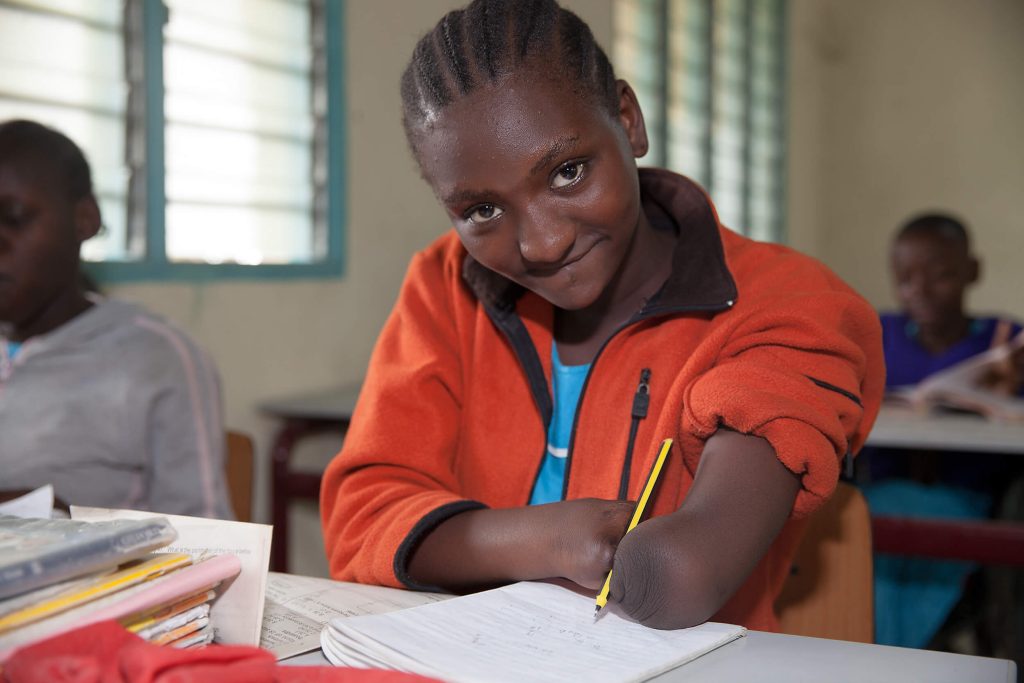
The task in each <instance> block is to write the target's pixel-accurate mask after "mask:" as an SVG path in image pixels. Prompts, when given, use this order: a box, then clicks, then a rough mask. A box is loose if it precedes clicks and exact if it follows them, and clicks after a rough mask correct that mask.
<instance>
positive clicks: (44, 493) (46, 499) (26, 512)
mask: <svg viewBox="0 0 1024 683" xmlns="http://www.w3.org/2000/svg"><path fill="white" fill-rule="evenodd" d="M0 515H11V516H12V517H26V518H39V519H49V518H50V517H51V516H52V515H53V485H52V484H47V485H46V486H40V487H39V488H37V489H36V490H34V491H29V492H28V493H26V494H25V495H23V496H18V497H17V498H12V499H11V500H7V501H4V502H3V503H0Z"/></svg>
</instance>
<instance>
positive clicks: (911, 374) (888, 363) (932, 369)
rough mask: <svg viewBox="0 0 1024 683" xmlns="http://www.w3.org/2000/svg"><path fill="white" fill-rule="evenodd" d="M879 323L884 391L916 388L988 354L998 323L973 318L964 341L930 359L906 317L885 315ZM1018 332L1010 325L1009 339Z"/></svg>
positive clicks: (1018, 326)
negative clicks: (928, 380) (903, 387)
mask: <svg viewBox="0 0 1024 683" xmlns="http://www.w3.org/2000/svg"><path fill="white" fill-rule="evenodd" d="M881 319H882V343H883V344H884V346H885V367H886V378H885V386H886V388H887V389H892V388H894V387H900V386H908V385H912V384H917V383H918V382H920V381H921V380H923V379H924V378H925V377H927V376H929V375H932V374H934V373H936V372H938V371H939V370H944V369H945V368H948V367H950V366H952V365H956V364H957V363H959V362H960V361H964V360H967V359H968V358H970V357H972V356H976V355H978V354H979V353H983V352H985V351H988V350H989V348H991V346H992V337H993V336H994V335H995V332H996V328H997V327H998V325H999V320H1000V319H999V318H974V319H973V320H971V326H970V329H969V330H968V333H967V336H966V337H964V338H963V339H961V340H960V341H958V342H957V343H956V344H954V345H953V346H951V347H950V348H948V349H946V350H945V351H943V352H942V353H940V354H938V355H932V354H931V353H930V352H929V351H928V350H927V349H925V348H924V347H923V346H921V344H919V343H918V341H917V326H916V325H915V324H914V322H913V321H911V320H910V318H908V317H907V316H906V315H902V314H886V315H883V316H881ZM1020 329H1021V328H1020V325H1017V324H1013V325H1012V326H1011V334H1010V338H1013V336H1014V335H1016V334H1017V333H1018V332H1020Z"/></svg>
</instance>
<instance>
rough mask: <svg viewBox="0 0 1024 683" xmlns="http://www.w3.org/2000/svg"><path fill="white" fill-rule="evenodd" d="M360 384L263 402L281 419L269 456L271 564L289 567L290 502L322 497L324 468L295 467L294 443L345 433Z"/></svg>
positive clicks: (277, 568) (281, 569) (267, 410)
mask: <svg viewBox="0 0 1024 683" xmlns="http://www.w3.org/2000/svg"><path fill="white" fill-rule="evenodd" d="M360 386H361V385H360V384H353V385H348V386H343V387H338V388H336V389H330V390H327V391H321V392H317V393H312V394H303V395H298V396H291V397H287V398H281V399H274V400H270V401H267V402H265V403H262V404H261V405H260V410H262V411H263V412H265V413H267V414H269V415H271V416H273V417H275V418H277V419H279V420H281V426H280V427H279V428H278V430H277V433H276V434H275V435H274V445H273V451H272V453H271V459H270V500H271V517H272V523H273V525H274V542H273V545H272V547H271V551H270V568H271V570H273V571H275V572H287V571H288V538H289V533H288V505H289V503H291V501H292V500H294V499H297V498H298V499H302V498H304V499H312V500H319V498H320V478H321V475H322V474H323V473H322V472H308V471H300V470H294V469H292V466H291V460H292V455H293V454H294V450H295V446H296V445H297V444H298V443H299V442H300V441H301V440H302V439H305V438H306V437H309V436H313V435H314V434H322V433H325V432H336V433H339V434H341V435H344V434H345V432H346V431H348V425H349V421H350V420H351V419H352V411H353V410H354V409H355V405H356V399H357V398H358V397H359V389H360Z"/></svg>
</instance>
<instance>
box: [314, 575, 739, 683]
mask: <svg viewBox="0 0 1024 683" xmlns="http://www.w3.org/2000/svg"><path fill="white" fill-rule="evenodd" d="M743 633H745V629H744V628H743V627H741V626H733V625H729V624H717V623H710V622H709V623H706V624H702V625H701V626H696V627H694V628H689V629H679V630H675V631H659V630H656V629H651V628H647V627H646V626H642V625H640V624H638V623H636V622H634V621H631V620H629V619H627V618H625V617H623V616H620V615H619V614H617V613H615V612H614V611H610V610H606V611H605V613H602V615H601V617H600V618H599V619H597V620H595V619H594V599H593V597H588V596H585V595H579V594H577V593H574V592H572V591H570V590H567V589H565V588H562V587H560V586H556V585H553V584H547V583H534V582H523V583H517V584H513V585H511V586H505V587H502V588H498V589H495V590H491V591H485V592H482V593H476V594H474V595H468V596H465V597H460V598H455V599H452V600H447V601H445V602H440V603H435V604H430V605H424V606H421V607H414V608H411V609H406V610H402V611H399V612H392V613H390V614H385V615H374V616H363V617H349V618H339V619H333V620H331V622H330V624H329V625H328V627H327V629H325V631H324V633H323V635H322V639H321V640H322V642H323V650H324V654H325V656H326V657H327V658H328V659H329V660H330V661H331V662H333V663H335V664H339V665H360V666H376V667H382V668H393V669H398V670H402V671H410V672H414V673H420V674H424V675H430V676H436V677H439V678H442V679H444V680H448V681H456V682H462V681H466V682H468V681H495V682H498V683H500V682H502V681H508V682H509V683H513V682H514V683H519V682H520V681H524V680H528V681H570V680H586V681H608V682H616V683H619V682H625V681H643V680H647V679H649V678H652V677H654V676H657V675H658V674H660V673H662V672H664V671H667V670H668V669H671V668H674V667H676V666H679V665H680V664H683V663H684V662H688V661H690V660H691V659H694V658H696V657H699V656H700V655H702V654H704V653H705V652H708V651H710V650H713V649H714V648H716V647H719V646H720V645H724V644H725V643H727V642H730V641H731V640H734V639H735V638H738V637H740V636H741V635H743Z"/></svg>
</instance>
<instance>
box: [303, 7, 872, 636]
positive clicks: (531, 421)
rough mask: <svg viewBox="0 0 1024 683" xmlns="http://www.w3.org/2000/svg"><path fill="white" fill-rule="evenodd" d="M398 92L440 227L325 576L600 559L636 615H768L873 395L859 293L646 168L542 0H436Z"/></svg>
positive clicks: (384, 353)
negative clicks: (648, 493) (439, 15)
mask: <svg viewBox="0 0 1024 683" xmlns="http://www.w3.org/2000/svg"><path fill="white" fill-rule="evenodd" d="M402 99H403V105H404V124H405V129H406V134H407V136H408V140H409V143H410V146H411V148H412V150H413V153H414V155H415V157H416V159H417V161H418V162H419V164H420V168H421V170H422V173H423V176H424V178H425V179H426V180H427V181H428V182H429V183H430V185H431V186H432V188H433V190H434V192H435V194H436V195H437V197H438V199H439V200H440V202H441V204H442V205H443V206H444V208H445V209H446V210H447V212H448V214H449V216H450V217H451V220H452V222H453V225H454V230H453V231H452V232H450V233H449V234H447V235H445V236H443V237H442V238H440V239H439V240H438V241H437V242H436V243H435V244H434V245H432V246H431V247H429V248H428V249H426V250H425V251H423V252H422V253H420V254H418V255H417V256H416V257H415V258H414V259H413V261H412V264H411V265H410V267H409V271H408V274H407V277H406V281H405V283H404V285H403V287H402V291H401V294H400V295H399V299H398V302H397V304H396V305H395V309H394V311H393V312H392V314H391V316H390V318H389V320H388V322H387V323H386V325H385V327H384V330H383V331H382V333H381V336H380V339H379V341H378V343H377V347H376V349H375V351H374V355H373V358H372V360H371V363H370V367H369V371H368V374H367V378H366V382H365V385H364V389H363V393H362V396H361V397H360V400H359V404H358V406H357V408H356V412H355V415H354V416H353V421H352V428H351V430H350V431H349V433H348V436H347V438H346V441H345V446H344V448H343V449H342V452H341V453H340V454H339V455H338V457H337V458H336V459H335V460H334V461H333V462H332V463H331V465H330V466H329V467H328V469H327V472H326V473H325V475H324V480H323V488H322V495H321V502H322V519H323V524H324V532H325V538H326V545H327V551H328V555H329V559H330V565H331V573H332V575H333V576H334V577H335V578H338V579H344V580H350V581H360V582H365V583H380V584H386V585H396V586H406V587H411V588H427V587H433V588H438V587H440V588H444V589H448V590H454V591H468V590H474V589H477V588H481V587H486V586H491V585H494V584H499V583H504V582H510V581H516V580H524V579H540V578H547V577H565V578H568V579H571V580H572V581H575V582H576V583H578V584H580V585H582V586H585V587H588V588H591V589H597V588H599V587H600V586H601V584H602V582H603V581H604V578H605V575H606V574H607V572H608V570H609V569H610V568H612V567H613V566H614V573H613V575H612V576H613V581H612V584H611V594H610V601H612V602H618V603H619V604H620V605H621V607H622V609H623V610H625V612H627V613H628V614H630V615H632V616H634V617H635V618H637V619H639V620H640V621H642V622H643V623H645V624H648V625H651V626H655V627H659V628H677V627H684V626H690V625H693V624H696V623H700V622H702V621H705V620H707V619H708V618H711V617H712V616H714V617H715V618H716V619H718V620H722V621H729V622H734V623H740V624H744V625H746V626H748V627H751V628H758V629H769V630H771V629H774V628H777V623H776V620H775V616H774V613H773V610H772V603H773V601H774V599H775V597H776V596H777V594H778V592H779V590H780V587H781V585H782V581H783V579H784V578H785V576H786V575H787V573H788V571H789V563H790V560H791V558H792V554H793V551H794V549H795V544H796V542H797V540H798V538H799V533H800V531H801V526H802V525H801V521H800V520H801V517H802V516H804V515H806V513H808V512H810V511H812V510H813V509H815V508H816V507H817V506H818V505H819V504H820V502H821V501H822V500H824V499H825V498H827V497H828V496H829V495H830V494H831V493H832V491H833V489H834V488H835V485H836V481H837V479H838V476H839V469H840V463H841V461H842V459H843V457H844V456H846V455H847V454H848V453H850V452H856V451H857V450H858V449H859V448H860V446H861V444H862V443H863V441H864V438H865V436H866V434H867V432H868V429H869V428H870V426H871V423H872V421H873V419H874V417H875V414H876V412H877V409H878V403H879V400H880V397H881V393H882V386H883V374H884V371H883V362H882V353H881V343H880V331H879V325H878V320H877V317H876V315H875V314H874V312H873V311H872V309H871V308H870V307H869V306H868V304H867V303H866V302H865V301H864V300H863V299H861V298H860V297H859V296H858V295H857V294H856V293H854V292H853V291H852V290H851V289H850V288H848V287H847V286H846V285H844V284H843V283H842V282H841V281H840V280H839V279H838V278H837V277H836V276H835V275H833V274H832V273H831V272H830V271H828V270H827V269H826V268H825V267H824V266H822V265H821V264H819V263H817V262H815V261H813V260H811V259H808V258H806V257H803V256H801V255H799V254H797V253H795V252H793V251H791V250H789V249H787V248H785V247H782V246H778V245H769V244H760V243H756V242H753V241H751V240H749V239H746V238H744V237H742V236H740V235H737V234H736V233H733V232H731V231H729V230H728V229H726V228H724V227H722V226H721V225H720V224H719V222H718V219H717V215H716V213H715V210H714V207H713V206H712V204H711V202H710V201H709V199H708V198H707V196H706V195H705V194H704V192H703V191H702V190H701V189H700V188H699V187H697V186H696V185H695V184H694V183H692V182H691V181H689V180H687V179H685V178H683V177H681V176H677V175H675V174H672V173H669V172H667V171H661V170H641V171H638V169H637V167H636V162H635V159H636V158H637V157H640V156H642V155H643V154H644V153H646V151H647V135H646V131H645V128H644V120H643V116H642V114H641V112H640V108H639V106H638V104H637V100H636V96H635V94H634V93H633V90H632V89H631V88H630V87H629V85H627V84H626V83H625V82H623V81H619V80H616V79H615V77H614V74H613V71H612V67H611V65H610V64H609V62H608V60H607V58H606V56H605V55H604V53H603V52H602V50H601V48H600V47H599V46H598V45H597V44H596V43H595V42H594V39H593V36H592V35H591V33H590V30H589V29H588V28H587V26H586V25H585V24H584V23H583V22H582V21H581V20H580V19H579V18H578V17H576V16H575V15H574V14H572V13H571V12H568V11H566V10H564V9H562V8H560V7H559V6H558V5H557V4H556V3H555V2H553V1H552V0H537V1H533V2H521V1H511V0H505V1H501V0H476V1H475V2H473V3H472V4H471V5H469V6H468V7H467V8H466V9H465V10H460V11H455V12H451V13H449V14H448V15H446V16H445V17H444V18H443V19H442V20H441V21H440V23H438V24H437V26H436V27H435V28H434V29H433V31H431V32H430V33H428V34H427V35H426V36H425V37H424V38H423V39H421V40H420V42H419V44H418V45H417V46H416V49H415V51H414V53H413V56H412V60H411V62H410V63H409V66H408V67H407V69H406V71H405V74H404V76H403V78H402ZM666 437H673V438H674V439H675V444H674V446H673V453H672V455H671V458H670V460H669V462H668V463H667V465H666V468H665V470H664V471H663V472H662V475H661V482H660V484H659V488H658V489H657V493H656V497H655V498H654V499H653V500H652V501H651V504H650V505H649V509H650V510H651V512H652V514H651V517H650V518H649V519H648V520H647V521H644V522H642V523H641V524H640V525H639V526H638V527H637V528H636V529H635V530H634V531H632V532H630V533H629V534H628V535H626V536H625V537H623V531H624V529H625V526H626V523H627V521H628V518H629V516H630V514H631V512H632V506H633V504H632V503H631V502H629V501H631V500H635V499H636V497H637V495H638V493H639V489H640V488H642V486H643V484H644V479H645V476H646V474H647V472H648V471H649V469H650V466H651V463H652V460H653V458H654V456H655V454H656V450H657V446H658V444H659V443H660V442H661V440H662V439H664V438H666ZM652 508H653V509H652Z"/></svg>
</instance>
